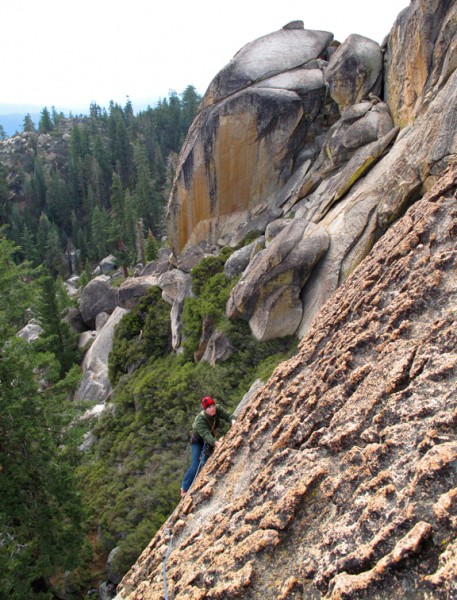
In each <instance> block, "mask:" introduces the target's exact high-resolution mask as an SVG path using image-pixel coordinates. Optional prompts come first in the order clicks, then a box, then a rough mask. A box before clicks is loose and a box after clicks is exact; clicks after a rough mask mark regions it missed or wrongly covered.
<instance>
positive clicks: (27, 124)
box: [22, 113, 36, 133]
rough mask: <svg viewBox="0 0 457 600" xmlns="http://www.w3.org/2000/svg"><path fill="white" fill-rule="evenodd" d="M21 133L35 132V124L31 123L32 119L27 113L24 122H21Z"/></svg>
mask: <svg viewBox="0 0 457 600" xmlns="http://www.w3.org/2000/svg"><path fill="white" fill-rule="evenodd" d="M22 131H24V132H25V133H35V132H36V128H35V124H34V122H33V121H32V117H31V116H30V114H29V113H27V114H26V115H25V117H24V121H23V122H22Z"/></svg>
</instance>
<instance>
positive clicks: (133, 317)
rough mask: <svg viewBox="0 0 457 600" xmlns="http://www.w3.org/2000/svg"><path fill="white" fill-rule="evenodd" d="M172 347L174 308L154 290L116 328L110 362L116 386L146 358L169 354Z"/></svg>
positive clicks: (112, 381)
mask: <svg viewBox="0 0 457 600" xmlns="http://www.w3.org/2000/svg"><path fill="white" fill-rule="evenodd" d="M170 344H171V326H170V305H169V304H167V303H166V302H165V301H164V300H163V299H162V292H161V291H160V289H159V288H158V287H154V288H151V289H150V290H149V292H148V294H147V295H146V296H144V297H143V298H142V299H141V300H140V302H139V303H138V304H137V306H136V307H135V308H134V309H133V310H132V311H131V312H130V313H128V314H127V315H125V316H124V317H123V319H122V320H121V321H120V322H119V324H118V325H117V327H116V330H115V332H114V338H113V349H112V351H111V352H110V355H109V359H108V370H109V379H110V382H111V383H112V385H116V384H117V382H118V381H119V379H120V377H121V376H122V375H124V374H125V373H128V372H129V371H131V370H132V369H133V368H135V366H136V365H137V364H140V363H141V362H144V360H145V359H146V358H150V357H159V356H162V355H164V354H167V352H169V350H170V347H171V346H170Z"/></svg>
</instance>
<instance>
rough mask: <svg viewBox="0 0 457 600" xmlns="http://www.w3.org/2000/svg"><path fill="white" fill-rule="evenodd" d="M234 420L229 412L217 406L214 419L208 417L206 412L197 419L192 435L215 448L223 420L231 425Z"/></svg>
mask: <svg viewBox="0 0 457 600" xmlns="http://www.w3.org/2000/svg"><path fill="white" fill-rule="evenodd" d="M232 418H233V417H232V415H231V414H230V413H229V412H227V411H226V410H225V409H224V408H222V406H218V405H217V404H216V414H215V415H214V417H211V416H210V415H208V414H207V413H206V412H205V411H204V410H202V412H201V413H199V414H198V415H197V416H196V417H195V421H194V424H193V425H192V433H193V434H194V436H195V437H197V439H198V438H199V437H200V438H202V439H203V440H204V441H205V442H206V443H207V444H209V445H210V446H214V444H215V442H216V436H217V430H218V428H219V424H220V422H221V419H222V420H224V421H228V422H229V423H230V422H231V420H232Z"/></svg>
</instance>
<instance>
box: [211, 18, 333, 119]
mask: <svg viewBox="0 0 457 600" xmlns="http://www.w3.org/2000/svg"><path fill="white" fill-rule="evenodd" d="M332 40H333V35H332V34H331V33H329V32H328V31H311V30H309V29H304V28H303V26H301V27H300V26H298V27H296V28H291V27H287V26H285V27H283V28H282V29H280V30H279V31H275V32H273V33H270V34H269V35H265V36H263V37H261V38H259V39H257V40H254V41H253V42H250V43H249V44H246V46H244V47H243V48H242V49H241V50H239V51H238V52H237V53H236V55H235V56H234V58H233V59H232V60H231V61H230V62H229V64H228V65H227V66H226V67H224V68H223V69H222V70H221V71H220V72H219V74H218V75H217V76H216V77H215V78H214V79H213V81H212V82H211V83H210V85H209V88H208V90H207V92H206V94H205V97H204V99H203V106H204V107H207V106H210V105H212V104H215V103H216V102H219V101H220V100H222V99H224V98H227V97H228V96H231V95H232V94H234V93H236V92H239V91H241V90H244V89H246V88H247V87H249V86H250V85H252V84H254V83H257V82H259V81H262V82H264V80H267V79H269V78H270V77H274V76H276V75H279V74H282V73H288V72H291V71H292V70H293V69H297V68H300V67H302V66H303V65H306V64H307V63H311V62H312V61H313V60H315V59H316V58H318V57H320V56H321V55H322V54H323V53H324V52H325V50H326V49H327V47H328V46H329V45H330V43H331V41H332Z"/></svg>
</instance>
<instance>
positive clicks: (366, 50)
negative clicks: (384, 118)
mask: <svg viewBox="0 0 457 600" xmlns="http://www.w3.org/2000/svg"><path fill="white" fill-rule="evenodd" d="M325 81H326V82H327V84H328V87H329V91H330V95H331V97H332V98H333V100H334V101H335V102H336V103H337V104H338V106H339V108H340V110H343V109H344V108H346V107H347V106H351V105H352V104H357V103H358V102H361V101H362V100H363V99H365V98H366V97H367V96H368V94H369V93H370V92H373V93H374V94H379V92H380V90H381V81H382V52H381V47H380V46H379V44H378V43H377V42H375V41H373V40H370V39H369V38H366V37H363V36H361V35H357V34H352V35H350V36H349V37H348V38H347V39H346V40H345V41H344V42H343V43H342V44H341V46H340V47H339V48H338V49H337V51H336V52H335V53H334V54H333V55H332V57H331V58H330V61H329V64H328V67H327V68H326V69H325Z"/></svg>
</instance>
